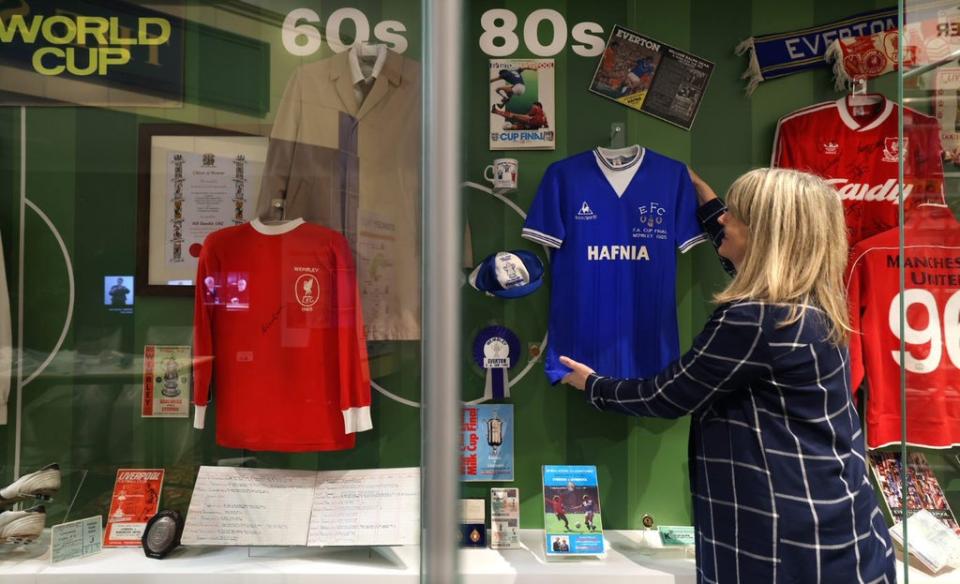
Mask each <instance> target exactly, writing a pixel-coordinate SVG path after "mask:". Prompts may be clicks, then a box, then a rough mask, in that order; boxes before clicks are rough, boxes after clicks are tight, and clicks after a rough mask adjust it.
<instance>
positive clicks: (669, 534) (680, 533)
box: [658, 525, 697, 546]
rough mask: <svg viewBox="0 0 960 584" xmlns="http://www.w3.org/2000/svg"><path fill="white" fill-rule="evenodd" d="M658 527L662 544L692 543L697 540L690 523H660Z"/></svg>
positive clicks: (684, 544)
mask: <svg viewBox="0 0 960 584" xmlns="http://www.w3.org/2000/svg"><path fill="white" fill-rule="evenodd" d="M658 529H659V530H660V543H662V544H663V545H664V546H686V545H694V544H695V543H696V541H697V540H696V532H695V531H694V529H693V526H692V525H661V526H659V527H658Z"/></svg>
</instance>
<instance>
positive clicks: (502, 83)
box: [490, 59, 557, 150]
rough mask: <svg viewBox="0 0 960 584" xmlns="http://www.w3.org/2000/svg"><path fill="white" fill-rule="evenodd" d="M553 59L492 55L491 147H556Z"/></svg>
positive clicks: (544, 148)
mask: <svg viewBox="0 0 960 584" xmlns="http://www.w3.org/2000/svg"><path fill="white" fill-rule="evenodd" d="M553 80H554V63H553V59H490V150H553V149H555V148H556V147H557V136H556V121H557V120H556V117H555V116H556V112H555V109H554V99H553V96H554V84H553Z"/></svg>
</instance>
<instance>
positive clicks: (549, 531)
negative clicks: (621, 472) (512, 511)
mask: <svg viewBox="0 0 960 584" xmlns="http://www.w3.org/2000/svg"><path fill="white" fill-rule="evenodd" d="M543 503H544V518H543V525H544V537H545V542H544V543H545V546H546V547H545V549H546V555H547V557H551V556H554V557H557V556H598V555H601V554H603V553H604V545H603V525H602V522H601V519H600V492H599V486H598V483H597V467H595V466H551V465H547V466H544V467H543Z"/></svg>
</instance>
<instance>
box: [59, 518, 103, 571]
mask: <svg viewBox="0 0 960 584" xmlns="http://www.w3.org/2000/svg"><path fill="white" fill-rule="evenodd" d="M102 526H103V517H102V516H101V515H96V516H94V517H87V518H86V519H78V520H76V521H70V522H69V523H61V524H60V525H54V526H53V529H51V530H50V562H51V563H53V564H57V563H59V562H63V561H66V560H74V559H77V558H85V557H87V556H91V555H93V554H96V553H99V552H100V550H101V549H102V548H103V527H102Z"/></svg>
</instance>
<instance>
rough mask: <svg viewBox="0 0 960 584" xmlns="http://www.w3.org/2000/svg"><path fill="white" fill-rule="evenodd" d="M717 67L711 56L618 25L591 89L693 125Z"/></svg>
mask: <svg viewBox="0 0 960 584" xmlns="http://www.w3.org/2000/svg"><path fill="white" fill-rule="evenodd" d="M712 73H713V63H711V62H710V61H707V60H706V59H702V58H700V57H697V56H696V55H692V54H690V53H687V52H685V51H681V50H680V49H676V48H674V47H671V46H670V45H666V44H664V43H661V42H660V41H656V40H653V39H651V38H650V37H646V36H643V35H641V34H639V33H636V32H633V31H632V30H628V29H626V28H623V27H622V26H619V25H618V26H614V27H613V30H612V31H611V32H610V38H609V40H608V41H607V47H606V49H605V50H604V51H603V55H602V56H601V57H600V62H599V63H598V64H597V70H596V72H595V73H594V74H593V81H592V82H591V83H590V91H592V92H593V93H596V94H597V95H602V96H603V97H606V98H607V99H612V100H613V101H616V102H617V103H621V104H623V105H625V106H627V107H630V108H632V109H635V110H637V111H640V112H643V113H645V114H649V115H651V116H654V117H656V118H660V119H661V120H664V121H665V122H669V123H671V124H674V125H676V126H680V127H681V128H683V129H685V130H689V129H690V127H691V126H693V121H694V119H696V117H697V111H698V110H699V109H700V103H701V102H702V101H703V95H704V93H705V92H706V91H707V83H708V82H709V81H710V75H711V74H712Z"/></svg>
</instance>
